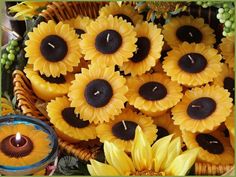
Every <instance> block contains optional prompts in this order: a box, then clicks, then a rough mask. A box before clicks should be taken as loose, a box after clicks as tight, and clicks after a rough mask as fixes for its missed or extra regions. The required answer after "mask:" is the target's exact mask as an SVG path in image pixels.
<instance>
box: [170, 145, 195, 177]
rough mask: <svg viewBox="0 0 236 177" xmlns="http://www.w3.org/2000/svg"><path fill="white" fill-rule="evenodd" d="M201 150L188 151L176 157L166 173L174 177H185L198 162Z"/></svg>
mask: <svg viewBox="0 0 236 177" xmlns="http://www.w3.org/2000/svg"><path fill="white" fill-rule="evenodd" d="M198 153H199V148H195V149H191V150H187V151H185V152H184V153H182V154H181V155H179V156H178V157H176V158H175V159H174V160H173V162H172V163H171V164H170V166H169V167H168V169H167V170H166V173H167V174H168V175H173V176H184V175H186V174H187V172H188V171H189V169H190V168H191V167H192V166H193V164H194V163H195V161H196V158H197V155H198Z"/></svg>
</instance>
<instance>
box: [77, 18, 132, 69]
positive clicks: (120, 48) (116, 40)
mask: <svg viewBox="0 0 236 177" xmlns="http://www.w3.org/2000/svg"><path fill="white" fill-rule="evenodd" d="M136 41H137V38H136V32H135V31H134V27H133V26H132V25H131V24H130V23H127V22H125V21H124V20H122V19H121V18H119V19H118V18H117V17H112V16H111V15H110V16H109V17H105V16H102V17H99V18H97V20H96V21H94V22H91V23H90V25H89V26H88V27H87V33H85V34H83V35H82V41H81V43H80V44H81V45H80V46H81V49H82V53H83V54H84V55H85V56H84V58H85V60H91V61H92V63H93V62H95V63H101V64H104V65H108V66H109V65H112V66H114V65H120V66H121V65H122V64H123V62H125V61H128V58H131V57H132V56H133V52H134V51H135V50H136V45H135V42H136Z"/></svg>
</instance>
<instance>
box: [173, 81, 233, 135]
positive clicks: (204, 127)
mask: <svg viewBox="0 0 236 177" xmlns="http://www.w3.org/2000/svg"><path fill="white" fill-rule="evenodd" d="M229 95H230V94H229V92H228V91H227V90H225V89H224V88H223V87H220V86H218V85H213V86H209V85H206V86H204V87H195V88H193V89H191V90H188V91H186V92H185V94H184V96H183V98H182V100H181V102H179V103H178V104H177V105H176V106H175V107H174V108H173V109H172V115H173V117H172V119H174V124H175V125H179V126H180V129H181V130H186V131H190V132H192V133H195V132H209V131H212V130H214V129H216V128H217V127H219V125H220V124H221V123H222V122H224V121H225V120H226V117H228V116H229V114H230V112H231V108H232V106H233V104H232V98H230V97H229ZM222 105H223V106H222Z"/></svg>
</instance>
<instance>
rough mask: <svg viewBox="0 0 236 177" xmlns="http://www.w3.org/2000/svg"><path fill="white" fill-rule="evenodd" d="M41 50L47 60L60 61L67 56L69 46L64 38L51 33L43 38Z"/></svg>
mask: <svg viewBox="0 0 236 177" xmlns="http://www.w3.org/2000/svg"><path fill="white" fill-rule="evenodd" d="M40 51H41V54H42V55H43V56H44V58H45V59H46V60H48V61H50V62H58V61H61V60H63V59H64V58H65V56H66V55H67V52H68V48H67V43H66V41H65V40H64V39H63V38H61V37H60V36H57V35H49V36H47V37H45V38H44V39H43V40H42V42H41V45H40Z"/></svg>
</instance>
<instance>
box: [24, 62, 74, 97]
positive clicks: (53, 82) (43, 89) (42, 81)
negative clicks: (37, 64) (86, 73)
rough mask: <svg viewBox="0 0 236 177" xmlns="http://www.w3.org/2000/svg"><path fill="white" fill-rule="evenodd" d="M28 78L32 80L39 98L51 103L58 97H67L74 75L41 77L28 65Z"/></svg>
mask: <svg viewBox="0 0 236 177" xmlns="http://www.w3.org/2000/svg"><path fill="white" fill-rule="evenodd" d="M24 72H25V74H26V77H27V78H28V79H29V80H30V82H31V85H32V89H33V91H34V93H35V94H36V95H37V97H39V98H41V99H43V100H45V101H50V100H51V99H54V98H55V97H58V96H63V95H66V94H67V93H68V91H69V87H70V85H71V81H72V80H73V79H74V75H73V74H70V73H68V74H67V75H66V76H64V75H60V77H56V78H54V77H51V76H50V77H46V76H45V75H41V74H40V73H39V72H38V71H33V68H32V67H31V66H29V65H27V66H26V67H25V69H24Z"/></svg>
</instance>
